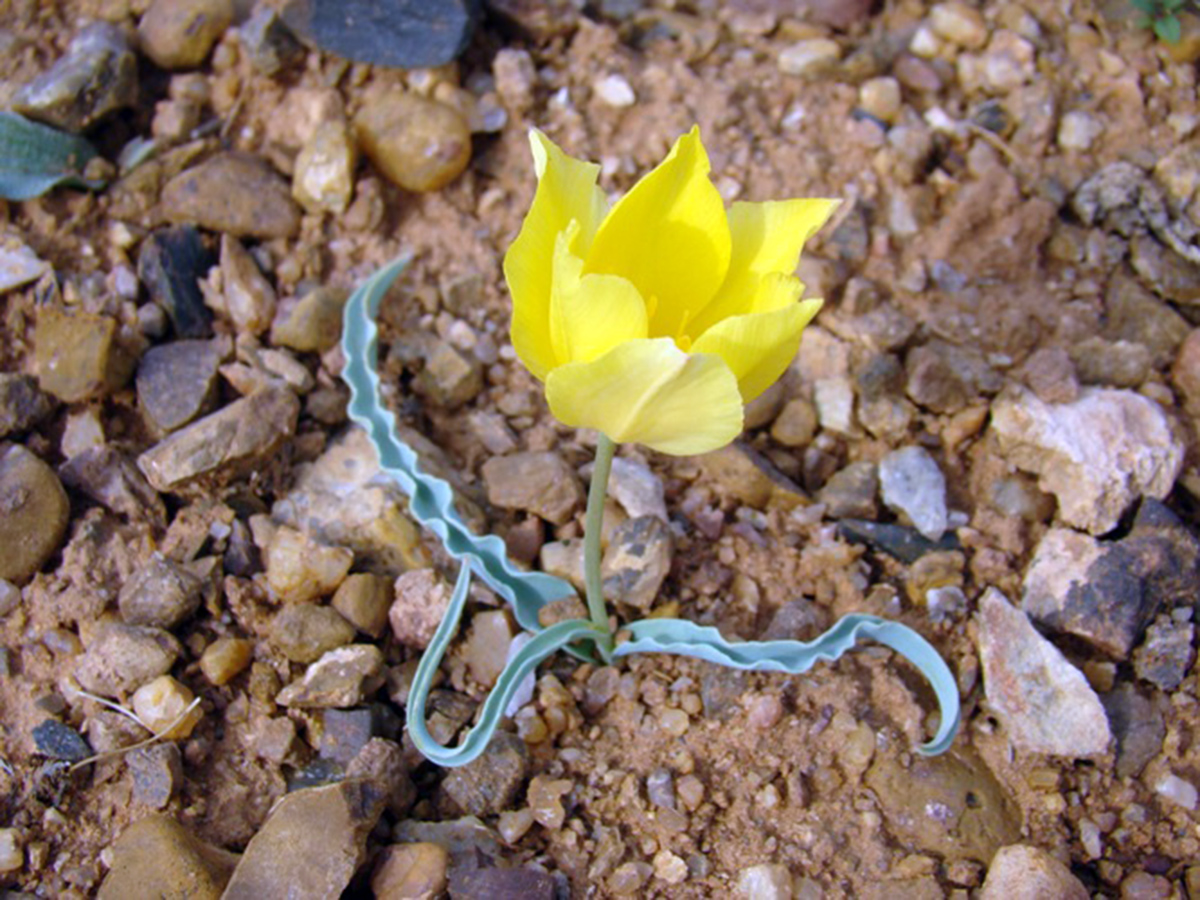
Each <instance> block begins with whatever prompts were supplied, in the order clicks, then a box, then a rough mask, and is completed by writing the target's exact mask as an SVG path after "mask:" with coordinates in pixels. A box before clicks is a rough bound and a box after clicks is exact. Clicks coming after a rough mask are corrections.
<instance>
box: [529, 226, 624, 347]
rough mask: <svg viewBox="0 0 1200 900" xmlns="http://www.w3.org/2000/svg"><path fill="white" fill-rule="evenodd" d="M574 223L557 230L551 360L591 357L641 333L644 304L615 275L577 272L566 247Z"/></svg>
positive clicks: (577, 266)
mask: <svg viewBox="0 0 1200 900" xmlns="http://www.w3.org/2000/svg"><path fill="white" fill-rule="evenodd" d="M578 228H579V226H578V223H575V222H572V223H571V225H570V226H569V227H568V228H567V229H566V230H565V231H563V232H562V233H560V234H559V236H558V240H557V242H556V243H555V247H554V281H553V284H552V285H551V288H550V336H551V341H552V343H553V346H554V354H555V356H556V357H557V364H558V365H563V364H565V363H571V362H591V361H592V360H593V359H595V358H596V357H598V356H603V355H604V354H605V353H607V352H608V351H609V350H611V349H612V348H613V347H615V346H617V345H618V344H622V343H624V342H625V341H631V340H635V339H637V338H644V337H645V336H646V321H647V317H646V304H645V302H644V301H643V300H642V295H641V294H639V293H638V290H637V288H636V287H634V286H633V285H632V284H631V283H630V282H628V281H626V280H625V279H624V278H621V277H620V276H618V275H583V276H581V275H580V271H581V270H582V268H583V261H582V260H580V258H579V257H578V256H576V255H575V254H574V253H572V252H571V251H570V249H569V248H570V245H571V243H572V241H573V239H574V237H575V233H576V232H577V231H578Z"/></svg>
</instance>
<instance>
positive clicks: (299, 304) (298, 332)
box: [271, 287, 350, 353]
mask: <svg viewBox="0 0 1200 900" xmlns="http://www.w3.org/2000/svg"><path fill="white" fill-rule="evenodd" d="M349 296H350V295H349V294H348V293H347V292H346V291H344V290H342V289H341V288H335V287H315V288H313V289H312V290H311V291H309V292H308V293H306V294H304V295H303V296H302V297H300V298H299V299H296V300H291V301H288V302H286V303H283V304H280V306H279V308H278V311H277V312H276V316H275V321H274V322H272V323H271V343H272V344H276V345H278V346H283V347H290V348H291V349H293V350H299V351H300V352H301V353H308V352H314V353H324V352H325V351H326V350H329V349H330V348H332V347H333V346H334V344H336V343H337V342H338V341H339V340H341V337H342V310H343V309H344V308H345V306H346V300H347V299H349Z"/></svg>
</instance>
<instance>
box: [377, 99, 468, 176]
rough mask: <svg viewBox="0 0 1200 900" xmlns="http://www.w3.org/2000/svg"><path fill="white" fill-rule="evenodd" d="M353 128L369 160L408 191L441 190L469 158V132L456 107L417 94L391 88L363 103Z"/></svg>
mask: <svg viewBox="0 0 1200 900" xmlns="http://www.w3.org/2000/svg"><path fill="white" fill-rule="evenodd" d="M354 127H355V134H356V136H357V138H358V143H359V145H360V146H361V147H362V149H363V152H364V153H366V155H367V156H368V157H370V159H371V162H373V163H374V164H375V166H376V167H377V168H378V169H379V171H380V172H382V173H383V174H384V175H385V176H386V177H387V178H388V179H389V180H391V181H393V182H394V183H395V184H397V185H399V186H400V187H402V188H404V189H405V190H409V191H418V192H425V191H436V190H440V189H441V188H443V187H445V186H446V185H447V184H449V183H450V182H451V181H453V180H454V179H455V178H457V177H458V176H459V175H461V174H462V172H463V170H464V169H466V167H467V163H469V162H470V161H471V132H470V129H469V128H468V127H467V123H466V121H465V120H464V119H463V117H462V116H461V115H460V114H459V113H458V111H457V110H455V109H453V108H451V107H449V106H446V105H445V104H442V103H438V102H437V101H434V100H427V99H425V98H424V97H418V96H416V95H415V94H405V93H400V92H395V91H393V92H389V93H387V94H384V95H383V96H382V97H377V98H375V99H374V100H373V102H370V103H365V104H363V107H362V110H361V111H360V113H359V115H358V117H357V118H356V119H355V121H354Z"/></svg>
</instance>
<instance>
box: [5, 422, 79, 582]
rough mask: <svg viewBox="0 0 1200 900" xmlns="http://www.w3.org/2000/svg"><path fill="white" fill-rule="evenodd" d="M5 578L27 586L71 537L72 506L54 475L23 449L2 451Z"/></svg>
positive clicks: (10, 447)
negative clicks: (26, 583)
mask: <svg viewBox="0 0 1200 900" xmlns="http://www.w3.org/2000/svg"><path fill="white" fill-rule="evenodd" d="M0 510H3V511H4V515H3V516H0V578H3V579H6V580H7V581H10V582H12V583H13V584H16V585H23V584H25V582H27V581H29V579H31V578H32V577H33V576H34V574H35V573H37V572H38V571H39V570H40V569H41V568H42V566H44V565H45V564H46V562H47V561H48V560H49V559H50V557H51V556H52V555H53V554H54V552H55V551H56V550H57V549H58V547H59V544H60V543H61V542H62V539H63V535H65V534H66V530H67V522H68V519H69V518H70V512H71V508H70V502H69V501H68V500H67V492H66V491H65V490H63V486H62V482H60V481H59V480H58V476H57V475H55V474H54V470H53V469H51V468H50V467H49V466H48V465H46V464H45V463H44V462H42V460H41V459H39V458H38V457H37V456H35V455H34V454H32V453H30V452H29V451H28V450H26V449H25V447H24V446H22V445H21V444H8V445H7V446H4V447H0Z"/></svg>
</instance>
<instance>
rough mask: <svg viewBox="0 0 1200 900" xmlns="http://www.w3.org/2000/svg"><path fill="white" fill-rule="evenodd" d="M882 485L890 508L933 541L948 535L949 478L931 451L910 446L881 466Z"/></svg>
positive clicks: (883, 461) (883, 462)
mask: <svg viewBox="0 0 1200 900" xmlns="http://www.w3.org/2000/svg"><path fill="white" fill-rule="evenodd" d="M879 486H880V492H881V494H882V496H883V502H884V503H885V504H886V505H887V507H888V509H890V510H892V511H893V512H895V513H897V514H901V515H903V516H905V517H906V518H907V519H908V521H909V522H911V523H912V525H913V527H914V528H916V529H917V531H919V532H920V533H921V534H922V535H923V536H924V537H926V538H928V539H929V540H931V541H938V540H940V539H941V537H942V535H943V534H945V532H946V526H947V511H946V479H945V477H944V476H943V475H942V470H941V469H939V468H938V464H937V463H936V462H935V461H934V459H933V457H932V456H930V455H929V452H928V451H927V450H925V449H924V448H922V447H917V446H910V447H903V448H901V449H900V450H893V451H892V452H891V453H889V454H888V455H887V456H885V457H884V458H883V459H882V460H881V461H880V463H879Z"/></svg>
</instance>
